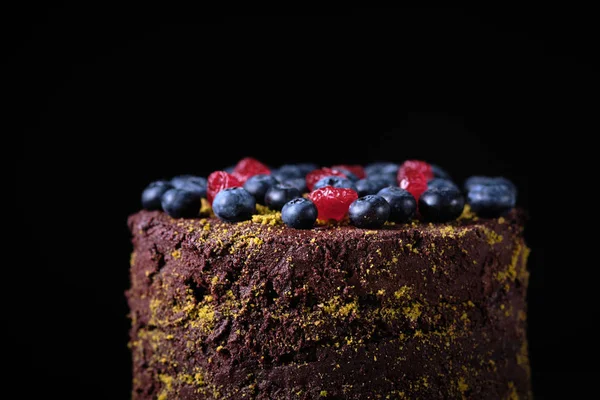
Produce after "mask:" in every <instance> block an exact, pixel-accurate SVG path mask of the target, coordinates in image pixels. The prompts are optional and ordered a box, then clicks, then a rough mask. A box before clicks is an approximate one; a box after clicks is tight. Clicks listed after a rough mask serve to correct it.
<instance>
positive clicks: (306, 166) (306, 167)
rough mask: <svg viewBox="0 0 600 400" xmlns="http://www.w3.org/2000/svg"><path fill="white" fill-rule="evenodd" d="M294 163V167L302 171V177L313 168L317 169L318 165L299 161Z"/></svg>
mask: <svg viewBox="0 0 600 400" xmlns="http://www.w3.org/2000/svg"><path fill="white" fill-rule="evenodd" d="M295 165H296V167H298V168H300V171H302V175H303V176H304V177H306V175H308V173H309V172H312V171H314V170H315V169H319V166H318V165H317V164H313V163H299V164H295Z"/></svg>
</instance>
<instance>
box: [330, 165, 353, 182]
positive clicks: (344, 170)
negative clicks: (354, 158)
mask: <svg viewBox="0 0 600 400" xmlns="http://www.w3.org/2000/svg"><path fill="white" fill-rule="evenodd" d="M335 169H336V170H337V171H339V172H341V173H342V174H344V175H346V178H348V179H349V180H351V181H352V182H356V181H357V180H358V176H356V175H354V173H353V172H352V171H350V170H349V169H347V168H342V167H336V168H335Z"/></svg>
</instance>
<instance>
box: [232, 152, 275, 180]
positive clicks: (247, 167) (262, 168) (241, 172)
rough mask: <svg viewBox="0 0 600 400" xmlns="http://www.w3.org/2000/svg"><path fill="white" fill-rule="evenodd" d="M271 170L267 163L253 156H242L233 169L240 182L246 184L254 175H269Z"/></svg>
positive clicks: (233, 173)
mask: <svg viewBox="0 0 600 400" xmlns="http://www.w3.org/2000/svg"><path fill="white" fill-rule="evenodd" d="M270 173H271V170H270V169H269V167H267V166H266V165H265V164H263V163H261V162H260V161H258V160H256V159H254V158H252V157H246V158H242V159H241V160H240V161H239V162H238V163H237V164H236V166H235V168H234V169H233V172H232V175H233V176H235V177H236V178H237V179H238V180H239V181H240V183H242V184H244V183H245V182H246V181H247V180H248V178H250V177H253V176H254V175H258V174H263V175H269V174H270Z"/></svg>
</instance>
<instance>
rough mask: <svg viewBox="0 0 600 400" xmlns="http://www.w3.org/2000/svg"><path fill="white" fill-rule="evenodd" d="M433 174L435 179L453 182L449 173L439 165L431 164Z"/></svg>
mask: <svg viewBox="0 0 600 400" xmlns="http://www.w3.org/2000/svg"><path fill="white" fill-rule="evenodd" d="M431 172H433V177H434V178H442V179H448V180H452V178H450V174H449V173H447V172H446V171H445V170H444V169H443V168H442V167H440V166H439V165H436V164H431Z"/></svg>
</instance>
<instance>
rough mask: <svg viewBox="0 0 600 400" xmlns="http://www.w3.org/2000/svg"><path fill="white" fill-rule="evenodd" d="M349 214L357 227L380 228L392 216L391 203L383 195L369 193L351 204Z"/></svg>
mask: <svg viewBox="0 0 600 400" xmlns="http://www.w3.org/2000/svg"><path fill="white" fill-rule="evenodd" d="M348 216H349V217H350V222H351V223H352V225H354V226H356V227H357V228H379V227H382V226H383V224H384V223H385V221H387V220H388V217H389V216H390V205H389V204H388V202H387V201H385V199H384V198H383V197H381V196H378V195H376V194H369V195H367V196H364V197H359V198H358V199H356V200H354V201H353V202H352V204H350V208H349V209H348Z"/></svg>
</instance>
